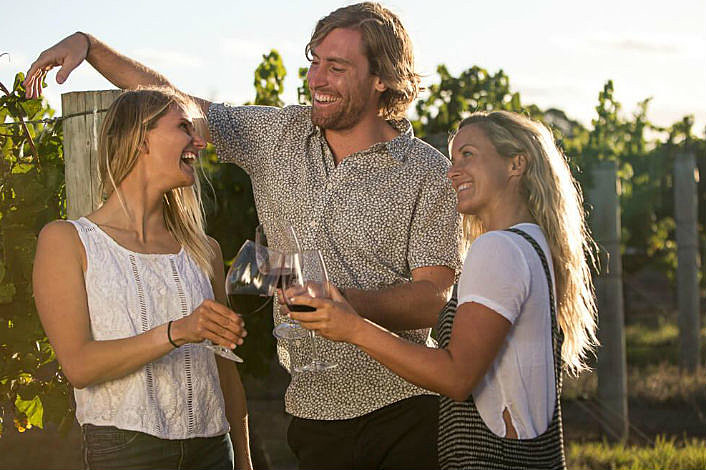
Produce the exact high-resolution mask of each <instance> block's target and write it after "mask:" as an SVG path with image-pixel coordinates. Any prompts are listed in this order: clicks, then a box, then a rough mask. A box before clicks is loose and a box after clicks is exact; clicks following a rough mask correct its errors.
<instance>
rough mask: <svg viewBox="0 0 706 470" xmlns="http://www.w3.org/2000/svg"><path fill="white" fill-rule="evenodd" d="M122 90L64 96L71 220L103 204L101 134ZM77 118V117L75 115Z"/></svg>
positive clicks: (67, 202)
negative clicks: (99, 159)
mask: <svg viewBox="0 0 706 470" xmlns="http://www.w3.org/2000/svg"><path fill="white" fill-rule="evenodd" d="M120 93H121V91H120V90H104V91H77V92H72V93H64V94H63V95H61V110H62V114H63V115H64V116H67V117H66V118H64V121H63V130H64V162H65V165H66V167H65V179H66V211H67V216H68V218H69V219H76V218H78V217H81V216H84V215H86V214H89V213H90V212H92V211H93V210H95V209H96V208H97V207H98V205H99V204H100V202H101V195H100V194H99V191H98V135H99V134H100V129H101V124H102V123H103V118H104V117H105V110H106V109H108V106H110V104H111V103H112V102H113V101H114V100H115V98H117V97H118V95H119V94H120ZM72 115H75V116H72Z"/></svg>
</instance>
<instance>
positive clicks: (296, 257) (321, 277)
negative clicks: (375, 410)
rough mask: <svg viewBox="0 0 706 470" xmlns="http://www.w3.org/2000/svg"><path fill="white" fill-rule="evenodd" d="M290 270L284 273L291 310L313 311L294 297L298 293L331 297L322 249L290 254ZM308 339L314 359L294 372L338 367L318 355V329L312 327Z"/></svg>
mask: <svg viewBox="0 0 706 470" xmlns="http://www.w3.org/2000/svg"><path fill="white" fill-rule="evenodd" d="M290 260H291V274H290V275H289V276H288V277H284V278H283V280H284V289H283V293H284V300H285V303H286V304H287V308H289V310H290V311H292V312H313V311H314V310H315V309H314V308H312V307H309V306H307V305H297V304H294V303H292V301H291V299H292V298H294V297H295V296H299V295H308V296H309V297H314V298H321V299H329V298H331V293H330V290H329V283H328V274H327V273H326V265H325V264H324V259H323V257H322V256H321V252H320V251H319V250H303V251H300V252H298V253H293V254H292V255H290ZM308 333H309V341H310V343H311V350H312V360H311V362H310V363H309V364H305V365H303V366H295V367H294V371H295V372H321V371H325V370H329V369H333V368H334V367H337V364H334V363H332V362H327V361H325V360H323V359H321V357H320V356H319V353H318V350H317V347H316V333H315V332H314V331H309V332H308Z"/></svg>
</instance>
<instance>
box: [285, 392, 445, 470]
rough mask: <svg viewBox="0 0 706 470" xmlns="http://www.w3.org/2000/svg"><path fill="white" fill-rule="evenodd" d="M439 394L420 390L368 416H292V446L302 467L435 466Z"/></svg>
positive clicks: (290, 432)
mask: <svg viewBox="0 0 706 470" xmlns="http://www.w3.org/2000/svg"><path fill="white" fill-rule="evenodd" d="M438 421H439V399H438V397H436V396H431V395H421V396H417V397H412V398H407V399H405V400H402V401H399V402H397V403H393V404H391V405H388V406H386V407H384V408H380V409H379V410H376V411H373V412H372V413H368V414H366V415H363V416H360V417H357V418H353V419H346V420H336V421H325V420H313V419H303V418H297V417H294V418H292V421H291V423H290V424H289V429H288V430H287V440H288V441H289V447H290V448H291V449H292V451H293V452H294V455H295V456H296V457H297V460H298V461H299V468H301V469H334V468H350V469H353V468H356V469H358V468H360V469H374V468H380V469H386V468H395V469H437V468H439V463H438V459H437V453H436V437H437V432H438Z"/></svg>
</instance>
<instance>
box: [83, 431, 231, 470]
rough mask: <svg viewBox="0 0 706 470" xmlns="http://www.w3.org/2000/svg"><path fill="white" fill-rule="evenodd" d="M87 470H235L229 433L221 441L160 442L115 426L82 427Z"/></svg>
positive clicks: (205, 438) (218, 439)
mask: <svg viewBox="0 0 706 470" xmlns="http://www.w3.org/2000/svg"><path fill="white" fill-rule="evenodd" d="M81 432H82V434H83V459H84V460H83V464H84V469H85V470H113V469H115V470H118V469H120V470H129V469H134V470H147V469H154V470H157V469H160V470H168V469H175V470H176V469H178V470H183V469H184V470H185V469H211V470H216V469H218V470H225V469H228V470H233V458H234V456H233V446H232V444H231V442H230V436H229V435H228V433H226V434H224V435H222V436H218V437H196V438H193V439H175V440H169V439H160V438H158V437H155V436H150V435H149V434H144V433H141V432H137V431H126V430H124V429H118V428H116V427H113V426H94V425H92V424H84V425H83V426H81Z"/></svg>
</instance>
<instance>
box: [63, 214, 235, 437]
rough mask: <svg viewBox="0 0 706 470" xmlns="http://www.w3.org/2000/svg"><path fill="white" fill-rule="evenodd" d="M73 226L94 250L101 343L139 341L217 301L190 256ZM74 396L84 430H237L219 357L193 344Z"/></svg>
mask: <svg viewBox="0 0 706 470" xmlns="http://www.w3.org/2000/svg"><path fill="white" fill-rule="evenodd" d="M69 222H71V223H72V224H73V225H74V226H75V227H76V230H77V231H78V234H79V237H80V239H81V242H82V243H83V246H84V248H85V250H86V259H87V264H88V266H87V268H86V273H85V282H86V294H87V297H88V309H89V316H90V322H91V335H92V337H93V339H95V340H98V341H101V340H111V339H120V338H127V337H130V336H136V335H139V334H141V333H144V332H145V331H148V330H150V329H152V328H154V327H156V326H159V325H162V324H164V323H166V322H168V321H169V320H177V319H179V318H181V317H184V316H186V315H189V314H190V313H191V312H192V311H193V310H194V309H195V308H196V307H197V306H198V305H199V304H201V302H203V300H205V299H213V290H212V288H211V283H210V281H209V279H208V277H207V276H206V274H204V272H203V271H202V270H201V269H200V268H199V267H198V265H197V264H196V263H195V262H194V261H193V260H192V259H191V258H190V257H189V255H188V254H187V253H186V251H185V250H184V249H183V248H182V249H181V250H180V251H179V253H175V254H146V253H136V252H132V251H130V250H128V249H127V248H124V247H122V246H120V245H119V244H118V243H117V242H116V241H115V240H113V239H112V238H111V237H110V236H108V234H106V233H105V232H103V231H102V230H101V229H100V228H99V227H98V226H96V225H95V224H94V223H93V222H91V221H90V220H88V219H86V218H85V217H82V218H80V219H79V220H76V221H73V220H72V221H69ZM74 394H75V396H76V418H77V419H78V422H79V423H81V424H86V423H90V424H94V425H99V426H115V427H118V428H121V429H126V430H132V431H140V432H144V433H147V434H151V435H153V436H157V437H160V438H163V439H187V438H193V437H212V436H218V435H222V434H225V433H226V432H228V431H229V429H230V427H229V425H228V421H227V420H226V416H225V407H224V401H223V394H222V392H221V388H220V383H219V379H218V369H217V368H216V360H215V357H214V355H213V353H212V352H211V351H210V350H208V349H206V348H204V347H202V346H200V345H195V344H186V345H184V346H182V347H180V348H178V349H174V350H173V351H171V352H170V353H168V354H166V355H165V356H162V357H161V358H159V359H157V360H155V361H153V362H150V363H148V364H146V365H145V366H144V367H142V368H141V369H138V370H137V371H135V372H133V373H132V374H129V375H127V376H125V377H122V378H119V379H116V380H111V381H108V382H104V383H101V384H98V385H94V386H90V387H86V388H84V389H82V390H74ZM195 397H196V398H195Z"/></svg>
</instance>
